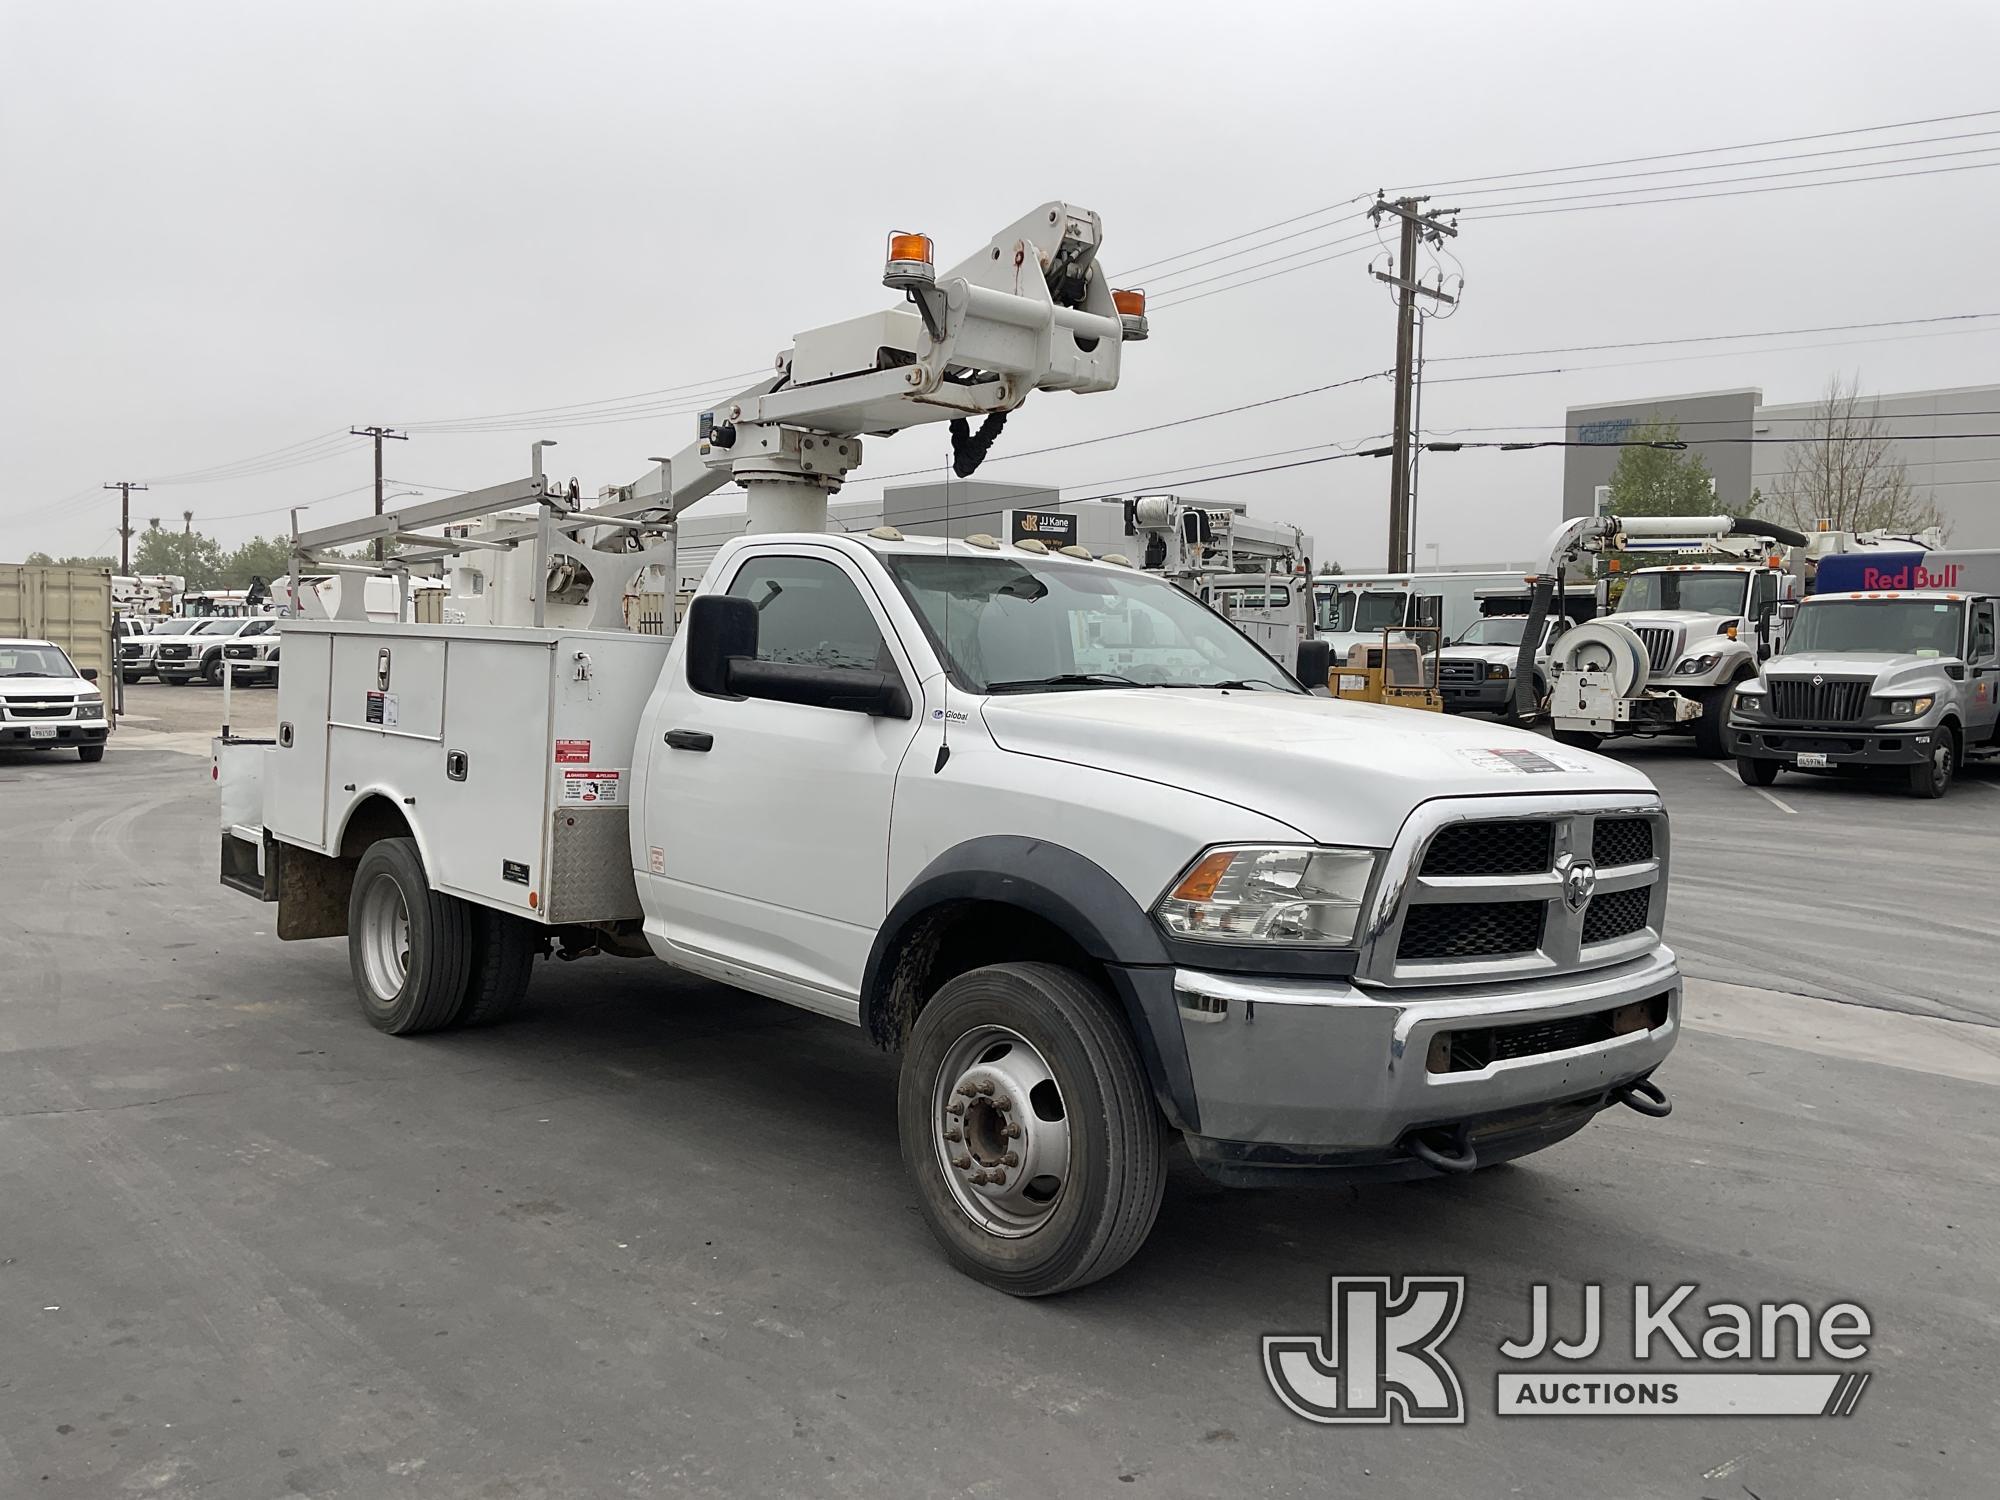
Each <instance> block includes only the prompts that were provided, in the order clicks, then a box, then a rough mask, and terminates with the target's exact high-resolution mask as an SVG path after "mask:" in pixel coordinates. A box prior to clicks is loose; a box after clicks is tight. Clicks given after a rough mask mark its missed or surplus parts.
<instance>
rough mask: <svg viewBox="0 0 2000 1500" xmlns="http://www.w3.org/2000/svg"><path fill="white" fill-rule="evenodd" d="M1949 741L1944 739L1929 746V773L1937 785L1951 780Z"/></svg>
mask: <svg viewBox="0 0 2000 1500" xmlns="http://www.w3.org/2000/svg"><path fill="white" fill-rule="evenodd" d="M1951 762H1952V754H1951V741H1950V740H1944V741H1942V742H1941V743H1939V744H1937V745H1934V746H1932V747H1931V775H1932V776H1933V777H1934V778H1935V779H1936V781H1937V784H1938V785H1939V786H1943V785H1944V784H1945V783H1946V782H1947V781H1950V780H1951Z"/></svg>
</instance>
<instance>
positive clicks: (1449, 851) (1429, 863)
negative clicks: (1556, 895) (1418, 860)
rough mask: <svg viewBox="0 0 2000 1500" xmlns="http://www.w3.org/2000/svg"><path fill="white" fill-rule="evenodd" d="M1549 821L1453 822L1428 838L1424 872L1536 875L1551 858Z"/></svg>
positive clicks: (1551, 826)
mask: <svg viewBox="0 0 2000 1500" xmlns="http://www.w3.org/2000/svg"><path fill="white" fill-rule="evenodd" d="M1554 846H1555V825H1554V824H1553V823H1542V822H1530V821H1526V820H1516V821H1513V822H1497V821H1496V822H1492V823H1454V824H1452V825H1451V826H1450V827H1449V828H1446V829H1445V830H1443V831H1442V832H1441V833H1439V834H1438V836H1437V837H1436V838H1434V839H1432V840H1431V847H1430V851H1429V852H1428V853H1426V854H1425V855H1424V874H1426V875H1539V874H1540V873H1541V872H1542V871H1544V870H1546V869H1548V867H1549V862H1550V860H1551V859H1553V858H1554Z"/></svg>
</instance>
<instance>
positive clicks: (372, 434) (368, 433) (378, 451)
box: [347, 427, 410, 562]
mask: <svg viewBox="0 0 2000 1500" xmlns="http://www.w3.org/2000/svg"><path fill="white" fill-rule="evenodd" d="M347 430H348V432H349V433H351V434H352V435H353V436H355V437H365V438H373V439H375V514H376V515H378V516H379V515H381V514H382V439H383V438H394V439H395V440H396V441H397V442H399V443H407V442H408V441H409V440H410V435H409V434H408V433H407V432H391V431H390V430H389V429H388V428H386V427H350V428H348V429H347ZM387 555H388V554H387V549H385V548H384V547H383V545H382V538H380V537H379V536H378V537H376V538H375V561H377V562H381V561H382V560H383V559H384V558H385V557H386V556H387Z"/></svg>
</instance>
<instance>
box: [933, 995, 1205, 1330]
mask: <svg viewBox="0 0 2000 1500" xmlns="http://www.w3.org/2000/svg"><path fill="white" fill-rule="evenodd" d="M978 1084H985V1085H987V1086H988V1088H989V1089H990V1090H991V1091H990V1092H988V1091H986V1090H982V1089H979V1088H977V1087H976V1085H978ZM967 1090H970V1091H971V1092H967ZM896 1095H897V1099H896V1113H897V1123H898V1126H899V1129H900V1133H901V1136H902V1143H903V1161H904V1163H905V1165H906V1166H907V1167H908V1168H909V1171H910V1176H911V1178H912V1180H913V1181H914V1183H915V1185H916V1190H917V1205H918V1207H919V1209H920V1210H921V1211H922V1213H923V1216H924V1219H925V1222H926V1223H928V1224H929V1225H930V1228H931V1232H932V1233H933V1234H935V1235H936V1236H937V1238H938V1241H939V1243H940V1244H942V1245H943V1246H944V1250H945V1254H946V1255H947V1256H948V1257H949V1258H950V1259H951V1262H952V1264H953V1265H955V1266H957V1267H958V1269H959V1270H961V1271H963V1272H965V1273H966V1274H967V1275H968V1276H971V1277H972V1278H974V1279H975V1280H977V1281H982V1282H984V1283H985V1284H986V1285H988V1286H990V1287H993V1288H995V1289H996V1290H998V1291H1002V1292H1006V1293H1008V1294H1010V1295H1012V1296H1016V1297H1045V1296H1048V1295H1050V1294H1051V1293H1055V1292H1064V1291H1068V1290H1070V1289H1071V1288H1074V1287H1079V1286H1083V1285H1085V1284H1086V1283H1088V1282H1092V1281H1096V1280H1097V1279H1098V1278H1100V1277H1103V1276H1108V1275H1110V1274H1111V1273H1112V1272H1113V1271H1115V1270H1117V1269H1118V1268H1119V1267H1120V1266H1122V1265H1124V1264H1125V1262H1126V1261H1127V1260H1129V1259H1131V1257H1132V1255H1133V1253H1134V1252H1135V1251H1137V1250H1138V1248H1139V1246H1140V1245H1141V1244H1143V1243H1144V1242H1145V1238H1146V1234H1147V1232H1148V1231H1149V1230H1150V1229H1151V1228H1152V1227H1153V1219H1154V1217H1155V1215H1157V1214H1158V1213H1159V1209H1160V1195H1161V1192H1162V1190H1163V1189H1164V1186H1165V1182H1166V1176H1165V1163H1164V1160H1163V1154H1164V1149H1165V1125H1164V1122H1163V1121H1162V1120H1161V1118H1160V1112H1159V1110H1158V1108H1157V1107H1156V1106H1155V1105H1154V1103H1153V1094H1152V1090H1151V1088H1150V1087H1149V1086H1148V1084H1147V1082H1146V1073H1145V1069H1144V1068H1143V1067H1142V1066H1141V1065H1140V1062H1139V1055H1138V1051H1137V1049H1136V1048H1135V1047H1134V1045H1133V1041H1132V1037H1131V1034H1130V1033H1129V1032H1128V1031H1127V1030H1126V1028H1125V1024H1124V1021H1123V1020H1122V1018H1121V1017H1120V1016H1119V1015H1118V1013H1117V1011H1116V1009H1115V1007H1114V1003H1113V1002H1112V1001H1111V999H1110V998H1109V997H1108V996H1106V995H1105V994H1104V993H1103V992H1102V991H1101V990H1099V989H1098V988H1096V987H1095V986H1094V985H1092V984H1090V983H1088V982H1087V981H1086V980H1084V979H1083V978H1082V977H1081V976H1080V975H1078V974H1076V973H1075V972H1074V971H1072V970H1069V969H1065V968H1062V967H1059V966H1057V965H1055V964H1038V963H1023V964H995V965H992V966H990V967H988V968H983V969H974V970H972V971H971V972H970V973H967V974H961V975H960V976H959V977H958V978H956V979H954V980H952V981H950V982H949V983H948V984H946V985H945V986H944V988H943V989H941V990H940V991H938V993H937V995H936V996H935V997H934V998H933V999H932V1000H931V1002H930V1003H929V1004H928V1005H926V1006H925V1007H924V1009H923V1010H922V1011H921V1012H919V1014H918V1016H917V1023H916V1025H915V1027H914V1028H912V1030H911V1033H910V1039H909V1044H908V1046H907V1048H906V1049H905V1051H904V1053H903V1063H902V1071H901V1073H900V1075H899V1077H898V1080H897V1085H896ZM1003 1099H1004V1100H1006V1101H1007V1103H1006V1104H1004V1105H1003V1104H1001V1103H1000V1102H999V1101H1001V1100H1003ZM968 1105H969V1106H970V1107H969V1108H968V1107H966V1106H968ZM953 1108H958V1109H959V1110H960V1111H961V1112H960V1113H959V1114H956V1115H954V1114H952V1113H951V1111H952V1109H953ZM1010 1131H1011V1132H1012V1134H1011V1135H1010V1134H1009V1132H1010ZM954 1133H956V1134H955V1138H954ZM1016 1142H1018V1143H1019V1144H1018V1145H1016V1144H1015V1143H1016ZM948 1151H956V1152H958V1155H956V1156H955V1157H950V1158H948V1157H947V1155H946V1153H947V1152H948ZM1009 1156H1013V1157H1015V1158H1017V1160H1015V1161H1013V1162H1009V1161H1008V1159H1007V1158H1008V1157H1009ZM975 1158H976V1159H975ZM1020 1158H1025V1160H1021V1159H1020ZM960 1162H962V1163H965V1164H966V1165H964V1166H958V1165H956V1163H960ZM988 1165H990V1166H992V1167H993V1168H994V1173H995V1177H996V1178H1000V1181H999V1184H998V1185H997V1186H993V1189H992V1190H991V1191H983V1190H982V1186H984V1185H981V1184H975V1183H974V1182H973V1181H972V1180H971V1179H972V1174H973V1173H975V1172H978V1173H983V1172H984V1171H985V1169H986V1167H987V1166H988ZM1038 1165H1039V1166H1041V1167H1044V1168H1045V1169H1047V1170H1044V1171H1041V1172H1036V1173H1035V1175H1034V1176H1032V1177H1031V1176H1029V1171H1030V1170H1031V1169H1033V1168H1035V1167H1036V1166H1038ZM1009 1167H1014V1168H1016V1170H1014V1171H1012V1173H1011V1179H1012V1180H1011V1182H1009V1181H1008V1180H1007V1179H1006V1178H1004V1177H1001V1173H1003V1172H1006V1171H1007V1169H1008V1168H1009ZM1051 1183H1053V1184H1054V1185H1053V1187H1051V1186H1050V1184H1051ZM968 1205H970V1206H968ZM975 1212H977V1213H978V1214H979V1215H980V1216H981V1217H979V1218H975V1217H974V1214H975Z"/></svg>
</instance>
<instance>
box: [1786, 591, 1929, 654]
mask: <svg viewBox="0 0 2000 1500" xmlns="http://www.w3.org/2000/svg"><path fill="white" fill-rule="evenodd" d="M1964 608H1965V606H1964V605H1962V604H1955V603H1940V602H1938V601H1935V600H1930V599H1815V600H1808V601H1807V602H1806V603H1805V604H1803V605H1801V606H1800V607H1799V615H1798V618H1797V619H1796V620H1794V621H1793V622H1792V629H1791V633H1790V635H1788V636H1787V637H1786V639H1785V651H1786V653H1787V654H1791V653H1795V652H1801V651H1892V652H1896V653H1899V654H1900V653H1908V654H1910V655H1912V656H1957V655H1958V654H1959V642H1960V640H1961V639H1963V635H1962V632H1963V629H1964V622H1963V619H1962V612H1963V610H1964Z"/></svg>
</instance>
